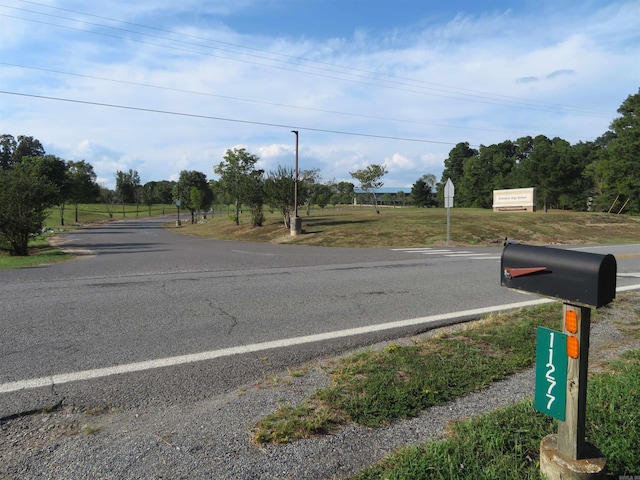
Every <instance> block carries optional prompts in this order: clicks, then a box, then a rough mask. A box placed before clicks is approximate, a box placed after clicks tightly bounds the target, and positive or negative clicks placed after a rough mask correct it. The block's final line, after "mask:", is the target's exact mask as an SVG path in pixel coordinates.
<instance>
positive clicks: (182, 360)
mask: <svg viewBox="0 0 640 480" xmlns="http://www.w3.org/2000/svg"><path fill="white" fill-rule="evenodd" d="M638 289H640V284H639V285H628V286H625V287H620V288H617V289H616V291H618V292H626V291H630V290H638ZM555 301H556V300H552V299H549V298H539V299H536V300H529V301H526V302H517V303H508V304H504V305H496V306H492V307H484V308H475V309H472V310H462V311H460V312H452V313H443V314H440V315H431V316H428V317H420V318H411V319H408V320H400V321H397V322H389V323H381V324H379V325H369V326H366V327H359V328H350V329H347V330H338V331H335V332H327V333H320V334H317V335H307V336H303V337H294V338H285V339H282V340H274V341H271V342H262V343H254V344H252V345H242V346H238V347H231V348H223V349H221V350H212V351H209V352H200V353H194V354H190V355H179V356H176V357H167V358H159V359H156V360H147V361H144V362H135V363H129V364H125V365H116V366H114V367H105V368H97V369H94V370H83V371H79V372H71V373H61V374H57V375H51V376H48V377H40V378H31V379H28V380H18V381H16V382H8V383H3V384H0V394H1V393H11V392H18V391H21V390H31V389H34V388H40V387H51V386H53V385H60V384H64V383H70V382H78V381H82V380H92V379H96V378H104V377H110V376H112V375H120V374H123V373H133V372H142V371H145V370H152V369H156V368H162V367H172V366H177V365H185V364H188V363H195V362H202V361H204V360H213V359H215V358H222V357H230V356H233V355H242V354H244V353H253V352H260V351H264V350H272V349H274V348H283V347H291V346H295V345H303V344H307V343H314V342H321V341H324V340H332V339H337V338H344V337H351V336H354V335H363V334H367V333H374V332H381V331H384V330H391V329H394V328H402V327H412V326H415V325H429V324H431V325H433V326H434V327H435V326H438V325H440V324H443V323H445V322H447V321H448V320H453V319H456V318H464V317H476V316H478V317H479V316H482V315H487V314H490V313H498V312H503V311H507V310H514V309H517V308H523V307H531V306H535V305H543V304H545V303H552V302H555Z"/></svg>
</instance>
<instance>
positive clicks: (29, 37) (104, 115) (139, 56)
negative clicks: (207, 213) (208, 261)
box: [0, 0, 640, 187]
mask: <svg viewBox="0 0 640 480" xmlns="http://www.w3.org/2000/svg"><path fill="white" fill-rule="evenodd" d="M639 32H640V2H638V1H637V0H634V1H589V0H586V1H582V2H575V1H568V0H557V1H550V0H537V1H529V0H522V1H518V2H508V1H498V0H496V1H483V2H478V1H462V0H451V1H446V2H434V1H425V0H422V1H419V0H416V1H413V0H395V1H380V0H234V1H233V2H231V1H229V0H208V1H200V0H183V1H181V2H175V1H169V0H156V1H144V0H140V1H137V2H130V1H128V0H126V1H125V0H112V1H109V2H86V1H75V0H59V1H51V0H41V1H24V0H5V1H4V2H3V4H2V5H0V90H1V91H2V92H3V93H0V133H8V134H12V135H14V136H18V135H30V136H34V137H36V138H38V139H39V140H40V141H41V142H42V143H43V145H44V147H45V150H46V151H47V153H51V154H54V155H58V156H60V157H61V158H64V159H66V160H86V161H88V162H90V163H91V164H93V165H94V168H95V170H96V173H97V174H98V177H99V181H100V182H101V183H103V184H105V185H106V186H109V187H113V186H114V184H115V172H116V170H128V169H130V168H131V169H135V170H137V171H138V172H139V173H140V177H141V180H142V182H143V183H144V182H147V181H150V180H162V179H177V177H178V175H179V173H180V171H181V170H199V171H202V172H204V173H205V174H207V176H208V177H209V178H215V175H214V173H213V167H214V165H216V164H218V163H219V162H220V161H221V160H222V157H223V156H224V153H225V151H226V150H227V149H229V148H236V147H244V148H246V149H247V150H248V151H250V152H251V153H255V154H257V155H258V156H259V157H260V159H261V160H260V167H261V168H264V169H265V170H267V171H270V170H275V169H276V168H277V166H278V165H283V166H291V167H293V164H294V158H295V157H294V155H295V137H294V135H293V134H292V133H291V130H293V129H295V130H298V131H299V132H300V134H299V135H300V152H299V160H300V168H301V169H310V168H317V169H319V170H320V174H321V175H322V178H323V180H324V181H328V180H336V181H342V180H348V181H351V177H350V175H349V172H350V171H354V170H357V169H360V168H364V167H365V166H366V165H369V164H372V163H379V164H385V165H386V166H387V170H388V171H389V173H388V174H387V176H386V177H385V179H384V182H385V187H410V186H411V184H413V183H414V182H415V181H416V180H417V179H418V178H420V177H421V176H422V175H424V174H427V173H432V174H435V175H436V177H438V179H439V178H440V176H441V173H442V169H443V161H444V160H445V159H446V158H447V156H448V153H449V151H450V150H451V148H452V147H453V146H454V145H455V144H456V143H458V142H469V143H470V144H471V145H473V146H476V147H477V146H479V145H480V144H484V145H488V144H492V143H498V142H502V141H504V140H507V139H510V140H515V139H517V138H519V137H521V136H525V135H532V136H535V135H539V134H542V135H547V136H548V137H561V138H564V139H566V140H568V141H569V142H571V143H577V142H579V141H590V140H594V139H595V138H597V137H598V136H599V135H601V134H602V133H604V132H605V131H606V130H607V129H608V127H609V124H610V123H611V121H612V120H613V119H614V118H615V117H616V116H617V113H616V110H617V108H618V107H619V106H620V104H621V103H622V102H623V101H624V100H625V98H627V96H629V95H630V94H634V93H636V92H637V91H638V88H639V87H640V33H639Z"/></svg>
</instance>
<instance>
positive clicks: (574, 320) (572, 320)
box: [564, 310, 578, 333]
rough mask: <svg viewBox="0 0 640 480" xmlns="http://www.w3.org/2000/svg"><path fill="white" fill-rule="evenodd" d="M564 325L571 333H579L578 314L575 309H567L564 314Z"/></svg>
mask: <svg viewBox="0 0 640 480" xmlns="http://www.w3.org/2000/svg"><path fill="white" fill-rule="evenodd" d="M564 326H565V328H566V329H567V332H569V333H578V314H577V313H576V312H575V311H574V310H567V312H566V313H565V316H564Z"/></svg>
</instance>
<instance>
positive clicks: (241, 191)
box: [214, 148, 259, 225]
mask: <svg viewBox="0 0 640 480" xmlns="http://www.w3.org/2000/svg"><path fill="white" fill-rule="evenodd" d="M258 160H259V157H258V156H257V155H254V154H252V153H249V152H247V151H246V150H245V149H244V148H234V149H229V150H227V153H226V154H225V156H224V159H223V161H222V162H220V163H219V164H218V165H217V166H216V167H215V168H214V172H215V173H216V174H218V175H220V183H221V184H222V186H223V188H224V190H225V191H226V192H227V193H228V194H229V195H230V196H231V198H232V199H233V204H234V206H235V215H234V221H235V222H236V225H240V207H241V206H242V202H243V201H245V199H246V198H247V195H248V193H249V190H248V189H249V188H250V186H251V185H252V182H253V178H252V174H253V172H254V171H255V169H256V168H255V166H256V163H258Z"/></svg>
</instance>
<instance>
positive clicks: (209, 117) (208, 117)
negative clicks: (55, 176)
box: [0, 90, 476, 146]
mask: <svg viewBox="0 0 640 480" xmlns="http://www.w3.org/2000/svg"><path fill="white" fill-rule="evenodd" d="M0 93H2V94H5V95H15V96H20V97H29V98H38V99H43V100H55V101H59V102H67V103H76V104H81V105H92V106H97V107H107V108H117V109H121V110H134V111H138V112H147V113H159V114H163V115H175V116H180V117H189V118H200V119H205V120H217V121H222V122H233V123H244V124H249V125H261V126H266V127H276V128H286V129H298V130H306V131H309V132H320V133H333V134H337V135H349V136H355V137H368V138H379V139H384V140H399V141H403V142H417V143H434V144H440V145H457V143H455V142H444V141H438V140H425V139H420V138H407V137H394V136H390V135H376V134H371V133H358V132H346V131H341V130H329V129H324V128H314V127H301V126H297V125H285V124H279V123H269V122H257V121H253V120H240V119H236V118H226V117H216V116H212V115H201V114H196V113H184V112H172V111H169V110H159V109H155V108H144V107H132V106H129V105H117V104H113V103H101V102H90V101H86V100H76V99H71V98H61V97H52V96H47V95H35V94H30V93H20V92H9V91H5V90H0ZM472 146H476V145H472Z"/></svg>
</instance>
